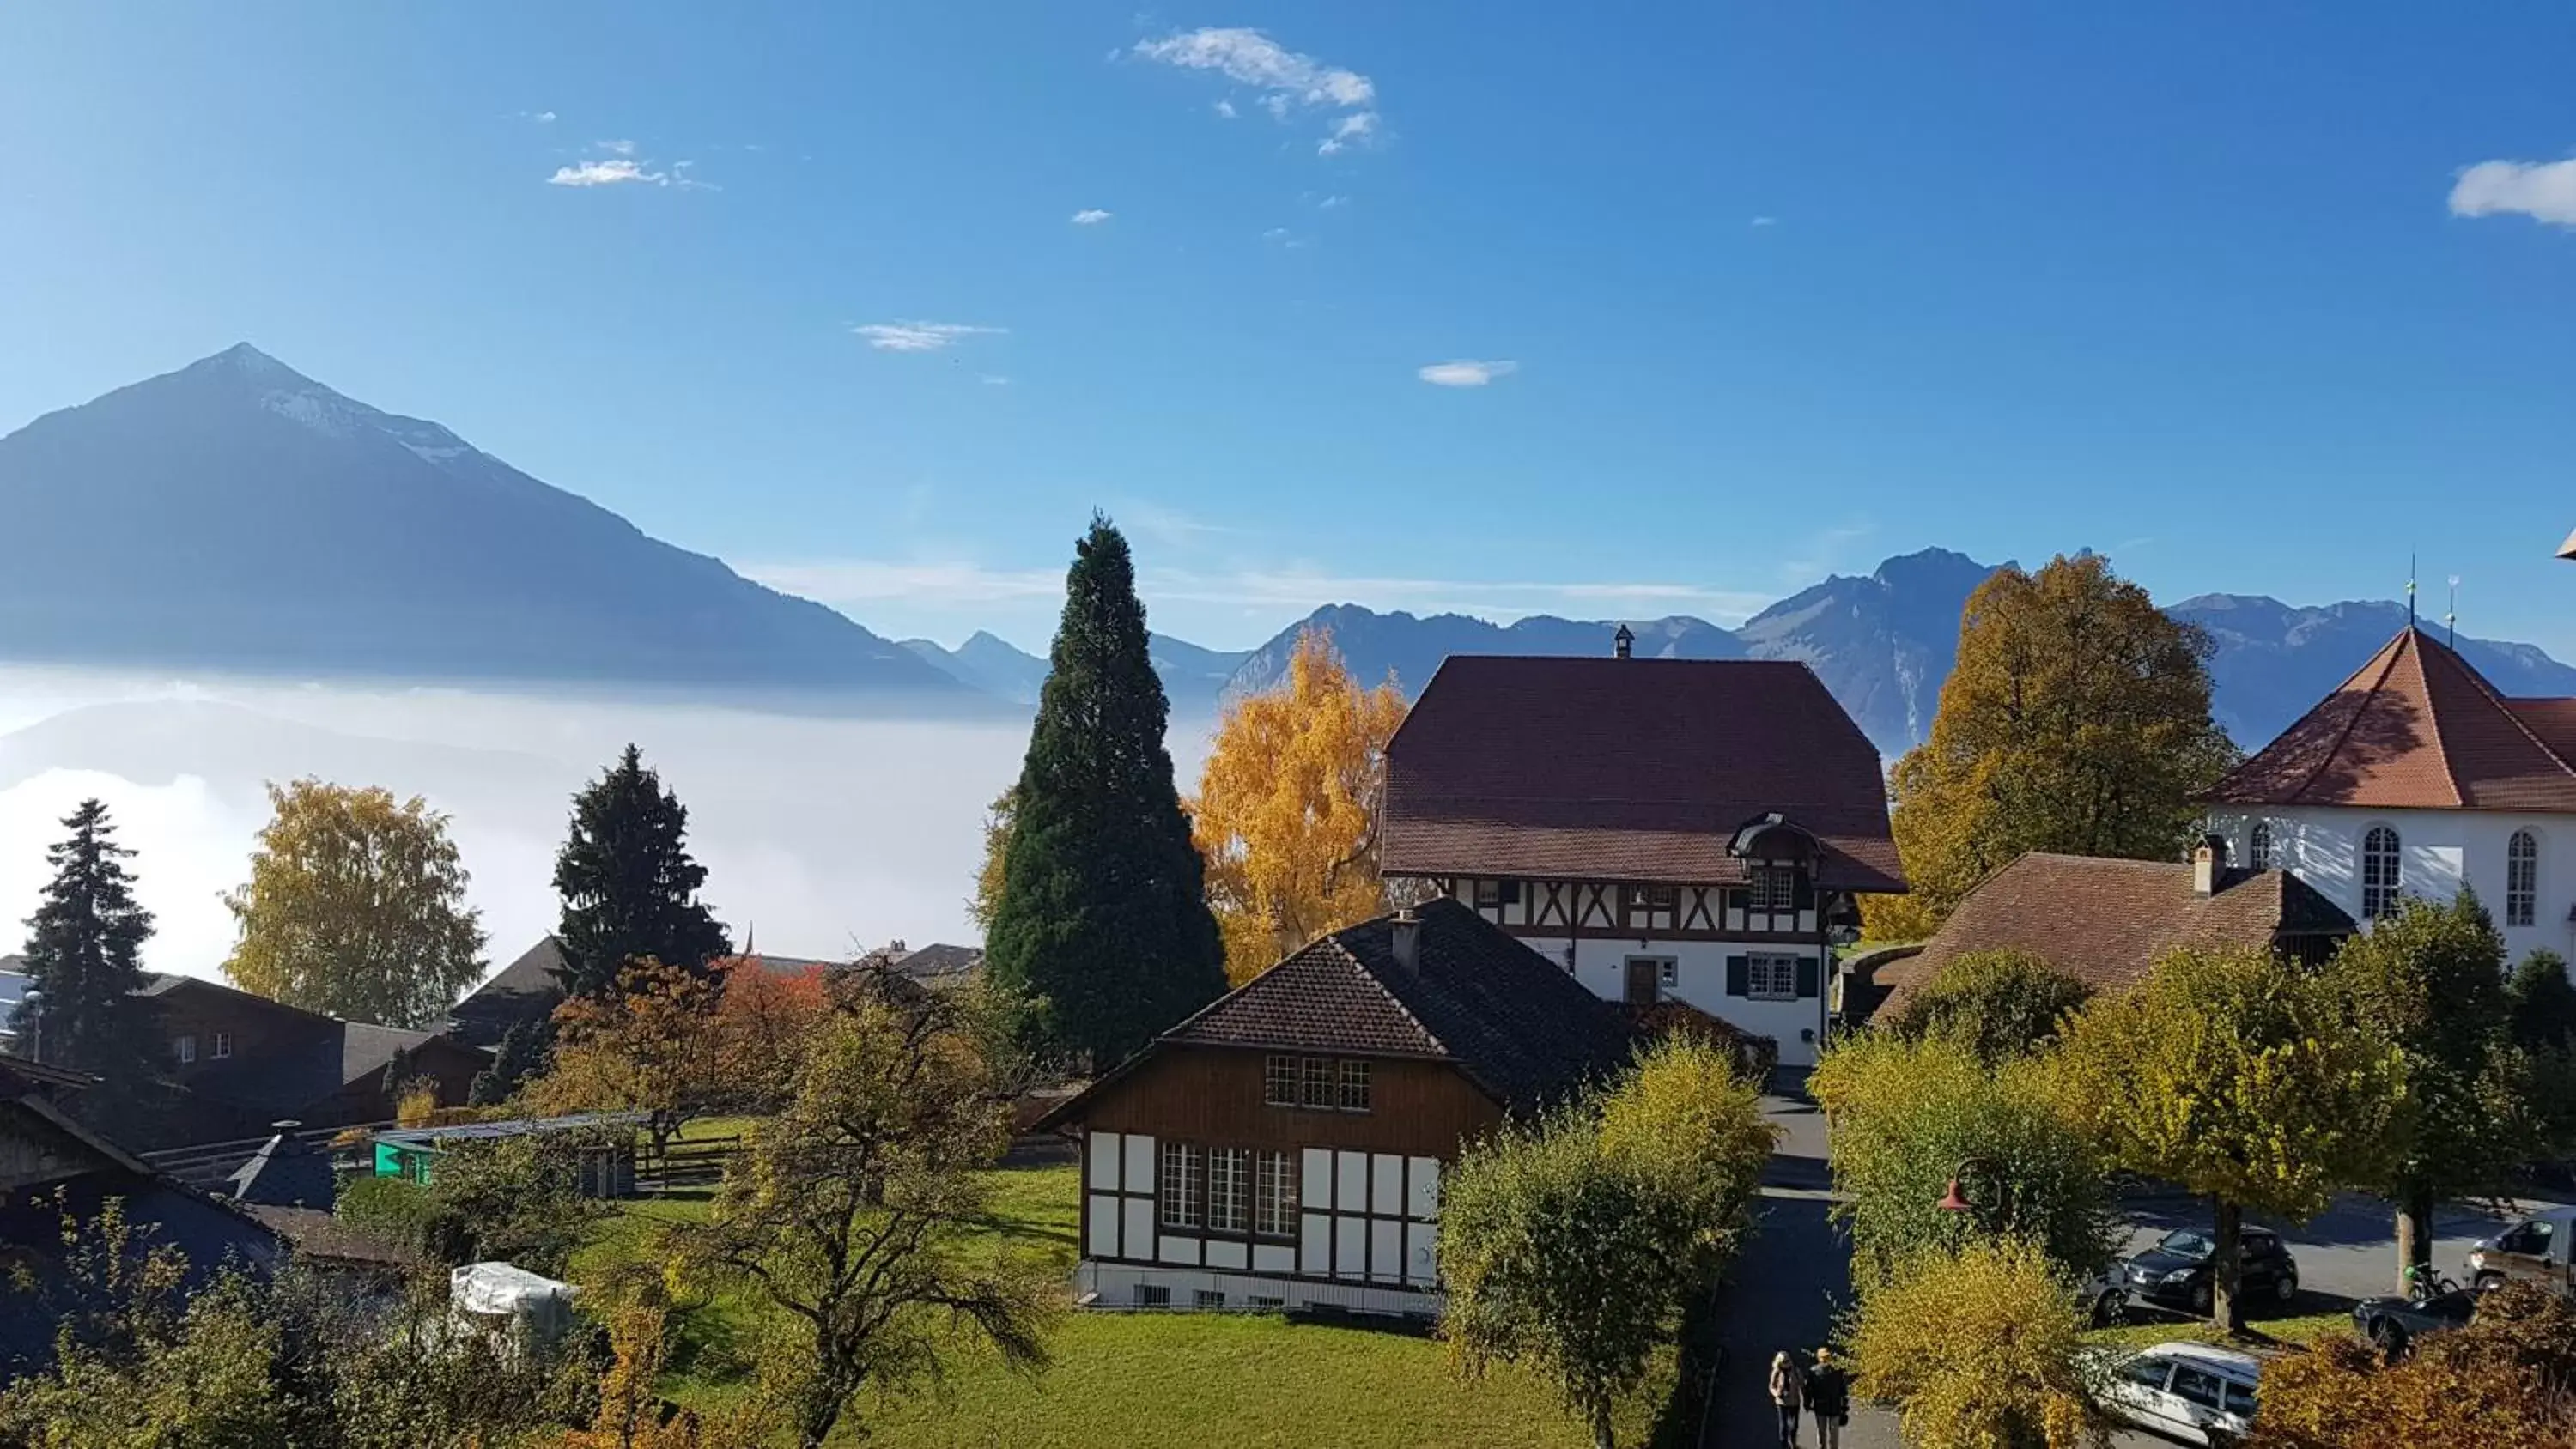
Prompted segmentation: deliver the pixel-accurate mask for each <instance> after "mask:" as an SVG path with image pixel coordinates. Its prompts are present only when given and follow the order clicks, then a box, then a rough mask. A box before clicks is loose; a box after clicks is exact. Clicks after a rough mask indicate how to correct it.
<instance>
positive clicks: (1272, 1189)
mask: <svg viewBox="0 0 2576 1449" xmlns="http://www.w3.org/2000/svg"><path fill="white" fill-rule="evenodd" d="M1252 1235H1253V1236H1254V1237H1256V1238H1283V1239H1284V1238H1294V1237H1295V1236H1297V1154H1296V1153H1293V1152H1258V1153H1255V1154H1254V1155H1253V1163H1252Z"/></svg>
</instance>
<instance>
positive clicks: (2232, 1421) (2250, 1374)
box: [2102, 1342, 2263, 1444]
mask: <svg viewBox="0 0 2576 1449" xmlns="http://www.w3.org/2000/svg"><path fill="white" fill-rule="evenodd" d="M2262 1367H2263V1366H2262V1363H2261V1361H2260V1360H2258V1359H2256V1358H2255V1357H2254V1356H2253V1355H2251V1354H2243V1353H2237V1352H2235V1351H2233V1350H2230V1349H2224V1348H2212V1347H2210V1346H2209V1345H2208V1344H2205V1343H2190V1342H2177V1343H2160V1344H2157V1345H2156V1346H2155V1347H2153V1348H2148V1349H2141V1350H2139V1351H2138V1352H2137V1353H2135V1354H2132V1355H2130V1356H2129V1357H2128V1358H2125V1359H2122V1360H2121V1361H2120V1362H2118V1363H2117V1364H2115V1365H2113V1366H2112V1368H2111V1371H2110V1374H2109V1375H2108V1377H2107V1378H2106V1379H2105V1381H2104V1383H2103V1386H2102V1407H2104V1408H2105V1409H2108V1410H2110V1411H2111V1413H2112V1414H2113V1415H2115V1416H2117V1417H2119V1418H2121V1419H2125V1420H2127V1421H2128V1422H2130V1423H2132V1424H2135V1425H2137V1426H2138V1427H2139V1428H2141V1429H2149V1430H2152V1431H2154V1432H2156V1433H2158V1434H2162V1435H2165V1436H2166V1437H2168V1438H2173V1439H2180V1440H2181V1441H2183V1442H2184V1443H2186V1444H2231V1443H2234V1442H2235V1441H2236V1440H2237V1439H2238V1438H2239V1437H2241V1436H2242V1435H2244V1433H2245V1432H2246V1431H2247V1430H2249V1429H2251V1428H2252V1427H2253V1425H2254V1390H2255V1385H2256V1383H2257V1382H2258V1381H2259V1380H2260V1379H2261V1377H2262Z"/></svg>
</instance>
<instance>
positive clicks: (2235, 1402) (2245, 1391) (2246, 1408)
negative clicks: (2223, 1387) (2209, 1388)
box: [2227, 1379, 2255, 1419]
mask: <svg viewBox="0 0 2576 1449" xmlns="http://www.w3.org/2000/svg"><path fill="white" fill-rule="evenodd" d="M2254 1407H2255V1405H2254V1386H2253V1385H2251V1384H2240V1383H2238V1382H2237V1381H2236V1380H2234V1379H2229V1380H2227V1412H2229V1413H2231V1414H2242V1415H2244V1416H2245V1417H2246V1418H2248V1419H2251V1418H2253V1417H2254Z"/></svg>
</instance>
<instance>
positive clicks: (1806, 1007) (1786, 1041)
mask: <svg viewBox="0 0 2576 1449" xmlns="http://www.w3.org/2000/svg"><path fill="white" fill-rule="evenodd" d="M1808 914H1809V915H1813V914H1814V913H1813V912H1809V913H1808ZM1524 944H1526V945H1527V946H1528V947H1529V948H1530V949H1531V950H1533V951H1537V952H1539V953H1540V954H1542V955H1544V956H1546V957H1547V958H1548V959H1549V960H1552V961H1563V960H1564V959H1565V947H1566V943H1565V939H1564V938H1563V937H1558V938H1556V939H1554V940H1550V939H1547V938H1545V937H1530V938H1528V939H1527V940H1526V941H1525V942H1524ZM1755 955H1761V956H1794V957H1797V958H1799V959H1800V960H1805V961H1815V962H1817V963H1818V964H1817V967H1816V980H1817V983H1818V992H1817V994H1816V995H1815V996H1809V997H1799V998H1797V999H1794V1000H1788V1001H1771V1000H1763V999H1758V998H1753V997H1745V996H1729V995H1727V994H1726V958H1727V957H1729V956H1755ZM1822 955H1823V953H1822V950H1821V948H1819V947H1816V946H1813V945H1804V946H1784V945H1771V944H1759V945H1757V944H1749V943H1746V942H1740V941H1657V940H1653V939H1649V940H1647V941H1645V942H1644V943H1642V944H1641V943H1639V942H1638V941H1636V940H1635V939H1633V938H1631V939H1628V940H1601V939H1598V938H1595V937H1590V936H1587V937H1585V938H1583V940H1582V941H1581V942H1579V943H1577V945H1576V947H1575V956H1574V979H1575V980H1577V981H1580V982H1582V983H1583V984H1584V985H1585V986H1586V987H1588V988H1590V989H1591V991H1592V994H1593V995H1595V996H1599V997H1603V998H1605V999H1607V1000H1610V1001H1620V1000H1624V999H1626V996H1627V991H1628V959H1629V958H1630V957H1632V956H1654V957H1670V958H1672V961H1673V967H1674V978H1675V979H1674V982H1673V984H1672V985H1670V986H1666V987H1664V988H1662V994H1663V995H1664V996H1665V997H1668V998H1671V999H1674V1000H1679V1001H1683V1002H1687V1003H1689V1004H1690V1005H1691V1006H1694V1007H1696V1008H1698V1009H1699V1010H1701V1011H1705V1012H1707V1013H1708V1014H1709V1015H1711V1016H1714V1017H1716V1018H1718V1019H1719V1020H1720V1021H1724V1022H1727V1023H1729V1024H1730V1025H1733V1026H1739V1027H1742V1028H1744V1029H1745V1030H1746V1031H1749V1032H1752V1033H1754V1034H1756V1035H1758V1036H1767V1037H1770V1038H1771V1039H1772V1040H1774V1041H1777V1042H1778V1043H1779V1044H1780V1064H1781V1065H1782V1066H1789V1067H1805V1066H1813V1065H1815V1061H1816V1044H1817V1042H1818V1041H1819V1040H1820V1039H1821V1037H1822V1035H1823V1031H1824V1024H1825V1000H1824V997H1825V992H1826V991H1827V990H1829V989H1830V986H1831V982H1832V979H1833V978H1832V970H1831V963H1829V962H1825V961H1823V960H1822V959H1821V957H1822Z"/></svg>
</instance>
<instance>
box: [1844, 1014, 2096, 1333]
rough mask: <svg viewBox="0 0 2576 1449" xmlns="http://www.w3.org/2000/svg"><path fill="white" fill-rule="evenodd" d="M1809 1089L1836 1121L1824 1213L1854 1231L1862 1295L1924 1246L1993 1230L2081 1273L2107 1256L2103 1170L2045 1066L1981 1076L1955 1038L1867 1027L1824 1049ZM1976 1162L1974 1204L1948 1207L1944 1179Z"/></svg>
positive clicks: (1946, 1247) (1952, 1245) (1958, 1246)
mask: <svg viewBox="0 0 2576 1449" xmlns="http://www.w3.org/2000/svg"><path fill="white" fill-rule="evenodd" d="M1807 1089H1808V1091H1809V1092H1810V1093H1811V1094H1812V1095H1813V1096H1814V1097H1815V1099H1816V1101H1817V1103H1818V1104H1819V1105H1821V1106H1822V1107H1823V1108H1824V1109H1825V1114H1826V1119H1827V1121H1828V1122H1830V1123H1831V1125H1832V1137H1831V1141H1830V1145H1829V1146H1828V1148H1827V1153H1828V1157H1829V1161H1830V1163H1831V1166H1832V1169H1833V1176H1834V1191H1835V1195H1836V1197H1837V1199H1838V1201H1837V1202H1836V1203H1835V1204H1834V1207H1833V1215H1834V1217H1835V1218H1836V1219H1837V1220H1838V1221H1840V1222H1842V1223H1843V1224H1845V1225H1846V1226H1847V1228H1848V1229H1849V1231H1850V1233H1851V1239H1852V1276H1853V1279H1854V1281H1855V1282H1856V1283H1858V1284H1859V1286H1860V1287H1861V1288H1862V1289H1863V1291H1864V1293H1866V1292H1868V1291H1872V1290H1874V1289H1875V1288H1876V1287H1878V1286H1879V1285H1881V1284H1884V1283H1887V1282H1889V1281H1892V1280H1893V1279H1894V1278H1895V1277H1896V1276H1897V1274H1898V1272H1899V1270H1900V1269H1902V1268H1903V1267H1904V1266H1905V1265H1907V1264H1909V1263H1911V1262H1914V1261H1916V1260H1918V1259H1920V1258H1922V1257H1923V1256H1925V1255H1926V1254H1955V1253H1958V1252H1960V1251H1961V1250H1963V1249H1965V1248H1966V1247H1968V1246H1969V1245H1971V1244H1973V1243H1976V1242H1978V1241H1981V1240H1983V1239H1985V1238H1987V1237H1989V1236H1992V1235H1995V1234H2004V1235H2009V1236H2013V1237H2018V1238H2023V1239H2027V1240H2028V1241H2030V1242H2032V1243H2033V1244H2035V1245H2037V1246H2038V1248H2039V1249H2040V1250H2041V1251H2042V1252H2044V1253H2046V1254H2047V1255H2048V1258H2049V1261H2051V1262H2052V1263H2054V1264H2055V1265H2056V1266H2057V1269H2058V1271H2059V1272H2060V1273H2061V1274H2063V1275H2064V1276H2066V1277H2069V1278H2071V1279H2077V1280H2080V1279H2083V1278H2086V1277H2089V1276H2091V1275H2092V1274H2093V1273H2095V1272H2098V1271H2099V1270H2100V1269H2101V1268H2102V1266H2103V1265H2104V1264H2106V1263H2108V1262H2109V1261H2110V1260H2111V1257H2112V1254H2113V1253H2114V1252H2115V1251H2116V1249H2117V1247H2118V1244H2119V1241H2120V1224H2119V1218H2118V1214H2117V1213H2116V1212H2115V1211H2114V1202H2113V1195H2112V1191H2111V1184H2110V1179H2109V1176H2108V1173H2107V1171H2106V1167H2107V1165H2106V1164H2105V1163H2104V1161H2103V1160H2102V1155H2101V1153H2100V1151H2099V1150H2098V1149H2097V1148H2096V1147H2095V1146H2094V1144H2093V1142H2092V1141H2091V1139H2090V1138H2089V1137H2087V1136H2086V1135H2085V1134H2084V1133H2083V1132H2082V1131H2080V1130H2079V1129H2078V1128H2077V1127H2076V1126H2075V1125H2074V1124H2072V1123H2070V1122H2068V1121H2067V1120H2066V1119H2065V1118H2064V1117H2063V1116H2062V1115H2061V1114H2060V1113H2059V1111H2058V1110H2057V1106H2056V1101H2055V1095H2054V1092H2053V1083H2052V1078H2051V1077H2050V1076H2049V1074H2048V1072H2047V1070H2046V1069H2045V1068H2044V1067H2043V1066H2042V1065H2041V1064H2039V1063H2037V1062H2035V1061H2031V1060H2026V1059H2019V1060H2014V1061H2011V1062H2008V1063H2007V1064H2006V1065H2005V1066H2003V1067H2002V1068H2001V1069H2000V1070H1998V1071H1990V1070H1988V1069H1987V1068H1986V1066H1985V1065H1984V1064H1983V1063H1981V1062H1980V1061H1979V1060H1978V1058H1977V1056H1976V1054H1975V1052H1974V1050H1973V1048H1972V1047H1970V1046H1969V1045H1968V1044H1966V1043H1963V1042H1961V1041H1959V1040H1957V1039H1955V1038H1952V1037H1948V1036H1933V1037H1927V1038H1924V1039H1923V1040H1920V1041H1908V1040H1905V1039H1903V1038H1900V1037H1895V1036H1891V1035H1888V1034H1885V1033H1881V1032H1868V1033H1864V1034H1862V1035H1859V1036H1856V1037H1850V1038H1846V1039H1844V1040H1842V1041H1839V1042H1836V1043H1834V1044H1833V1045H1832V1046H1830V1047H1828V1048H1827V1049H1826V1051H1825V1053H1824V1057H1823V1059H1822V1060H1821V1061H1819V1062H1818V1063H1817V1065H1816V1069H1815V1072H1814V1074H1813V1075H1811V1076H1810V1077H1809V1078H1808V1082H1807ZM1972 1157H1975V1158H1982V1159H1984V1160H1985V1163H1986V1164H1987V1166H1986V1167H1985V1168H1984V1169H1983V1170H1981V1171H1980V1172H1979V1173H1978V1174H1976V1175H1975V1177H1974V1178H1973V1180H1971V1181H1967V1182H1963V1183H1962V1184H1961V1188H1962V1190H1963V1191H1966V1192H1968V1193H1969V1194H1970V1195H1971V1198H1972V1200H1973V1201H1975V1202H1976V1203H1977V1204H1978V1206H1979V1209H1980V1210H1979V1211H1978V1212H1976V1213H1973V1214H1969V1213H1958V1212H1950V1211H1945V1210H1943V1209H1942V1208H1941V1207H1940V1206H1939V1204H1940V1202H1941V1199H1942V1197H1943V1195H1944V1194H1945V1193H1946V1192H1947V1190H1948V1187H1949V1184H1950V1180H1951V1175H1952V1174H1953V1173H1955V1172H1956V1171H1957V1170H1958V1167H1959V1164H1960V1163H1961V1162H1963V1161H1965V1160H1966V1159H1968V1158H1972Z"/></svg>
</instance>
